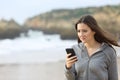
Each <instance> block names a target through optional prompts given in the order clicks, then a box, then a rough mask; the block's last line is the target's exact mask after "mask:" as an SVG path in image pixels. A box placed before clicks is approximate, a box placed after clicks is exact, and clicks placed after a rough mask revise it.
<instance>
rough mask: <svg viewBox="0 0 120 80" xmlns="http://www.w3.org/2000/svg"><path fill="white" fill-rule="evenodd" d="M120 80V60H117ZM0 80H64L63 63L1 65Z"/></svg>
mask: <svg viewBox="0 0 120 80" xmlns="http://www.w3.org/2000/svg"><path fill="white" fill-rule="evenodd" d="M118 71H119V80H120V58H118ZM0 80H64V61H59V62H53V63H41V64H1V65H0Z"/></svg>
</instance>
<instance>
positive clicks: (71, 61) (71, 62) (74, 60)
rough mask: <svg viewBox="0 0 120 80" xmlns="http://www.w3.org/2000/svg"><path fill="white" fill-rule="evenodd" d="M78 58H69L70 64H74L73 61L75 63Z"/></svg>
mask: <svg viewBox="0 0 120 80" xmlns="http://www.w3.org/2000/svg"><path fill="white" fill-rule="evenodd" d="M77 60H78V59H77V58H75V59H73V60H69V61H68V64H73V63H75V62H76V61H77Z"/></svg>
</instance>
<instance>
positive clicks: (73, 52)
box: [66, 48, 75, 57]
mask: <svg viewBox="0 0 120 80" xmlns="http://www.w3.org/2000/svg"><path fill="white" fill-rule="evenodd" d="M66 53H67V54H69V53H71V55H70V56H69V57H72V56H75V51H74V50H73V48H66Z"/></svg>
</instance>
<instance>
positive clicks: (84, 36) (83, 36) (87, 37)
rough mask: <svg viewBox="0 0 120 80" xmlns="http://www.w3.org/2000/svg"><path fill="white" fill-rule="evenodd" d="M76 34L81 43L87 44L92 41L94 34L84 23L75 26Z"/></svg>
mask: <svg viewBox="0 0 120 80" xmlns="http://www.w3.org/2000/svg"><path fill="white" fill-rule="evenodd" d="M77 34H78V37H79V39H80V40H81V41H82V42H83V43H88V42H90V41H91V40H94V34H95V32H94V31H92V30H91V29H90V27H88V26H87V25H86V24H84V23H79V24H78V25H77Z"/></svg>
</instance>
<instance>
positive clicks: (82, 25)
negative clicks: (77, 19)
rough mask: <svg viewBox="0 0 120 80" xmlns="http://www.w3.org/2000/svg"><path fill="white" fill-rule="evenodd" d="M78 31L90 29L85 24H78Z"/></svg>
mask: <svg viewBox="0 0 120 80" xmlns="http://www.w3.org/2000/svg"><path fill="white" fill-rule="evenodd" d="M77 29H90V27H89V26H88V25H86V24H84V23H79V24H77Z"/></svg>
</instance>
